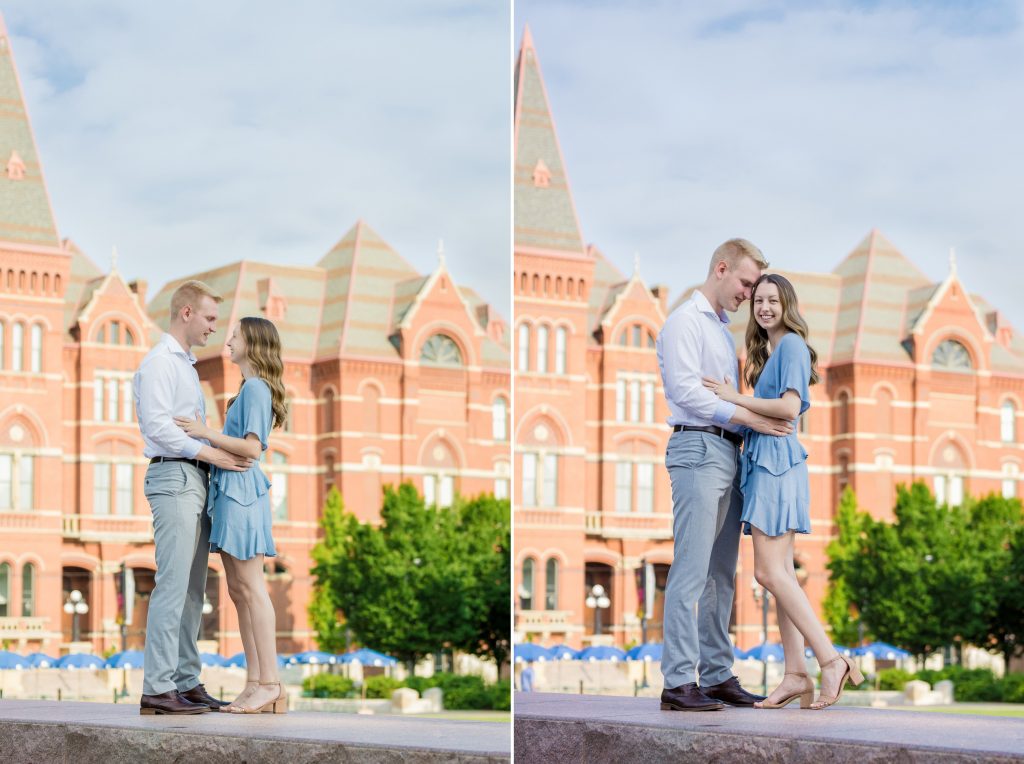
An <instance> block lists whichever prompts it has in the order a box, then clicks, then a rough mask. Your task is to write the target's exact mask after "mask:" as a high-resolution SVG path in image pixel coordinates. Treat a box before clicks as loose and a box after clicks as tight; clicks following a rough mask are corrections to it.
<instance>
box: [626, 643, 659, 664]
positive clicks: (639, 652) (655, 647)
mask: <svg viewBox="0 0 1024 764" xmlns="http://www.w3.org/2000/svg"><path fill="white" fill-rule="evenodd" d="M662 647H663V645H662V644H661V643H660V642H647V643H645V644H642V645H637V646H636V647H634V648H632V649H631V650H629V651H628V652H627V653H626V660H627V661H660V660H661V650H662Z"/></svg>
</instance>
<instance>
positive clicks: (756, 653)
mask: <svg viewBox="0 0 1024 764" xmlns="http://www.w3.org/2000/svg"><path fill="white" fill-rule="evenodd" d="M747 657H748V658H753V659H754V660H755V661H761V662H762V663H782V661H783V660H785V657H786V656H785V653H784V652H783V650H782V645H781V644H779V643H778V642H768V643H762V644H760V645H757V646H755V647H752V648H750V649H749V650H747Z"/></svg>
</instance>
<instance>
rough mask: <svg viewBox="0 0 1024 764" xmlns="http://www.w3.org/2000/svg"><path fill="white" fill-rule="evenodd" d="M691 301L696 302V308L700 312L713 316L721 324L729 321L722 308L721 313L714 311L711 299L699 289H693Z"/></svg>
mask: <svg viewBox="0 0 1024 764" xmlns="http://www.w3.org/2000/svg"><path fill="white" fill-rule="evenodd" d="M693 301H694V302H695V303H696V304H697V309H698V310H699V311H701V312H702V313H707V314H709V315H712V316H714V317H715V318H717V319H718V320H719V321H721V322H722V323H723V324H728V323H729V316H727V315H726V313H725V311H724V310H723V311H722V312H721V313H715V309H714V308H712V307H711V301H710V300H709V299H708V297H707V295H706V294H704V293H703V292H702V291H701V290H700V289H694V290H693Z"/></svg>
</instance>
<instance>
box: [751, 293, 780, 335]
mask: <svg viewBox="0 0 1024 764" xmlns="http://www.w3.org/2000/svg"><path fill="white" fill-rule="evenodd" d="M754 320H755V321H757V325H758V326H760V327H761V328H762V329H764V330H765V331H767V332H770V331H772V330H773V329H777V328H778V327H779V326H781V325H782V299H781V298H780V297H779V288H778V287H777V286H775V284H773V283H772V282H770V281H762V282H761V284H760V285H759V286H758V287H757V292H756V293H755V294H754Z"/></svg>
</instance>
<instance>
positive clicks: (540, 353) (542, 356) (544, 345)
mask: <svg viewBox="0 0 1024 764" xmlns="http://www.w3.org/2000/svg"><path fill="white" fill-rule="evenodd" d="M536 369H537V371H539V372H540V373H541V374H547V372H548V328H547V327H546V326H539V327H537V363H536Z"/></svg>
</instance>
